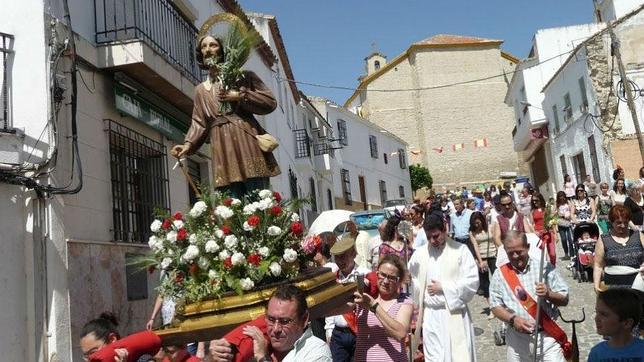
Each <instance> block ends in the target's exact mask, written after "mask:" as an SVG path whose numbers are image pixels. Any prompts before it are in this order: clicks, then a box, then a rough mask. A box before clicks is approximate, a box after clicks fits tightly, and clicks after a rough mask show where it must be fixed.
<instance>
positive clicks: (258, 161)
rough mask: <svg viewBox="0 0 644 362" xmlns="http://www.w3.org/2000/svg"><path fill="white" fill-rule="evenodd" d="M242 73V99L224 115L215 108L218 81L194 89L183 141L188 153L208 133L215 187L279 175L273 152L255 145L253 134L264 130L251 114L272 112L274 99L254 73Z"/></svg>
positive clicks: (200, 143) (193, 149) (192, 151)
mask: <svg viewBox="0 0 644 362" xmlns="http://www.w3.org/2000/svg"><path fill="white" fill-rule="evenodd" d="M244 74H245V77H244V79H243V80H242V81H241V82H240V84H239V87H238V88H239V92H240V95H241V97H242V99H241V100H240V101H239V102H233V103H232V109H233V111H232V112H229V113H227V114H222V113H221V112H220V111H219V99H218V97H217V94H218V92H219V88H220V84H219V83H213V84H212V87H211V89H210V91H208V90H207V89H206V87H205V85H204V83H201V84H199V85H198V86H197V87H196V88H195V99H194V108H193V111H192V124H191V125H190V129H189V130H188V132H187V133H186V138H185V141H186V142H190V143H191V144H192V145H191V147H190V153H194V152H196V151H197V150H198V149H199V147H201V145H202V144H203V143H204V142H205V141H206V140H207V136H208V135H209V136H210V151H211V154H212V179H213V185H214V187H215V188H218V187H224V186H228V185H229V184H231V183H233V182H245V181H246V180H247V179H251V178H259V177H271V176H277V175H279V174H280V169H279V166H278V165H277V161H275V157H274V156H273V154H272V153H270V152H262V150H261V149H260V148H259V145H258V143H257V139H256V138H255V135H258V134H264V133H266V131H265V130H264V129H263V128H262V126H261V125H260V124H259V123H258V122H257V120H256V119H255V117H254V116H253V114H268V113H271V112H273V111H274V110H275V107H276V106H277V102H276V101H275V97H273V93H272V92H271V91H270V90H269V89H268V88H267V87H266V85H264V83H263V82H262V81H261V80H260V79H259V77H257V75H256V74H255V73H253V72H249V71H246V72H244Z"/></svg>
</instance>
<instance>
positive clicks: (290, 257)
mask: <svg viewBox="0 0 644 362" xmlns="http://www.w3.org/2000/svg"><path fill="white" fill-rule="evenodd" d="M283 258H284V261H285V262H287V263H292V262H294V261H296V260H297V251H295V250H293V249H291V248H286V249H284V256H283Z"/></svg>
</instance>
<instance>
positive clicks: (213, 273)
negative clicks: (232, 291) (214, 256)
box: [208, 269, 219, 279]
mask: <svg viewBox="0 0 644 362" xmlns="http://www.w3.org/2000/svg"><path fill="white" fill-rule="evenodd" d="M208 278H210V279H217V278H219V273H217V271H216V270H212V269H210V270H208Z"/></svg>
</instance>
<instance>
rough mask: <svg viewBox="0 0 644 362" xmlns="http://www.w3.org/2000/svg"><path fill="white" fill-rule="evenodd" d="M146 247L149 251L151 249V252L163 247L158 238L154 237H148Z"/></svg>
mask: <svg viewBox="0 0 644 362" xmlns="http://www.w3.org/2000/svg"><path fill="white" fill-rule="evenodd" d="M148 246H149V247H150V249H152V250H155V251H156V250H158V249H159V248H160V247H162V246H163V242H162V241H161V239H159V238H157V237H156V236H154V235H152V236H150V238H149V239H148Z"/></svg>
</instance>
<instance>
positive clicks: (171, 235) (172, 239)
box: [165, 230, 177, 243]
mask: <svg viewBox="0 0 644 362" xmlns="http://www.w3.org/2000/svg"><path fill="white" fill-rule="evenodd" d="M165 238H166V239H168V241H169V242H171V243H174V242H175V241H177V232H176V231H174V230H170V231H169V232H168V234H167V235H166V236H165Z"/></svg>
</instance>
